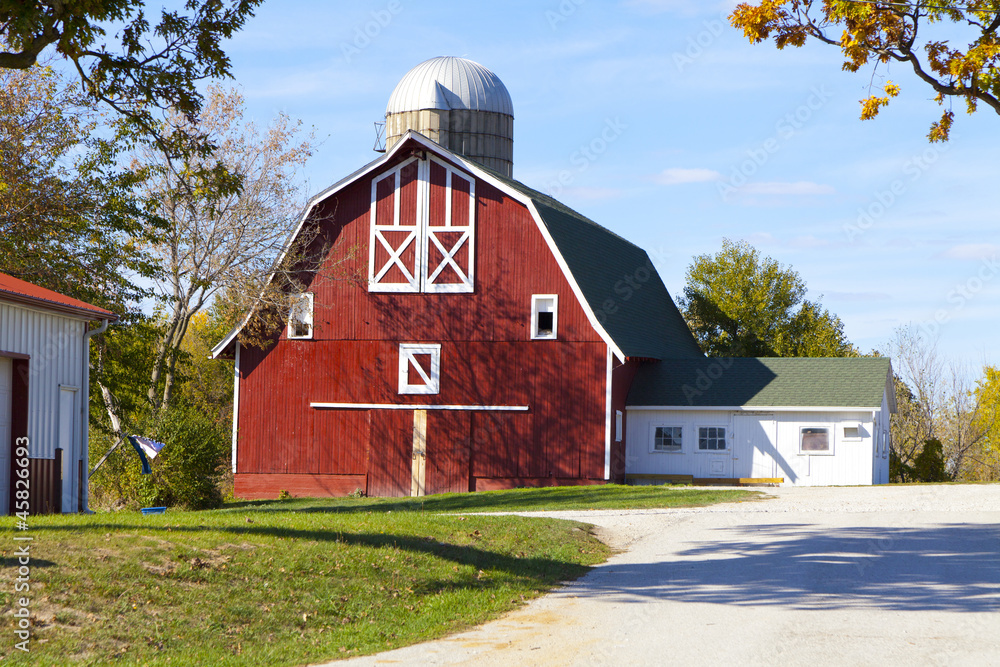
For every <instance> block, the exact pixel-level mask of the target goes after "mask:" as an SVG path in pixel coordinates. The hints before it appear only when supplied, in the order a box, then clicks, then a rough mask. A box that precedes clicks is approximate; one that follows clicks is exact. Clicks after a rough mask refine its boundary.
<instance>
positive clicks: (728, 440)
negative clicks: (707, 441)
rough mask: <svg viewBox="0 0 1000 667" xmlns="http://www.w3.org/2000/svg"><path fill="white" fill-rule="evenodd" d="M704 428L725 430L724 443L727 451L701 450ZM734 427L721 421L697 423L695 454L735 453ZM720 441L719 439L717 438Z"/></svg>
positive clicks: (695, 428) (694, 444) (695, 429)
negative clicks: (702, 430)
mask: <svg viewBox="0 0 1000 667" xmlns="http://www.w3.org/2000/svg"><path fill="white" fill-rule="evenodd" d="M703 428H721V429H723V430H724V434H723V436H722V441H723V442H724V443H725V444H726V448H725V449H702V448H701V429H703ZM733 435H734V433H733V427H732V426H730V424H729V422H728V421H727V422H725V423H722V422H721V421H716V422H711V421H709V422H705V423H702V422H695V424H694V443H693V446H694V450H693V451H694V453H695V454H716V455H719V454H726V455H731V454H732V453H733V442H732V441H733ZM715 439H716V440H718V438H717V437H716V438H715Z"/></svg>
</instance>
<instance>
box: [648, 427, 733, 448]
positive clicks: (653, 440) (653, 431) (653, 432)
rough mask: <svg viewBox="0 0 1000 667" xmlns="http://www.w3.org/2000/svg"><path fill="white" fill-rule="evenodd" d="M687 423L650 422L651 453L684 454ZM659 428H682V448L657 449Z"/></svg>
mask: <svg viewBox="0 0 1000 667" xmlns="http://www.w3.org/2000/svg"><path fill="white" fill-rule="evenodd" d="M684 427H685V424H683V423H680V424H679V423H677V422H665V421H662V420H661V421H654V422H650V423H649V453H650V454H684V453H685V450H684V440H685V438H684V431H685V430H686V429H685V428H684ZM658 428H679V429H680V430H681V448H680V449H657V448H656V429H658ZM716 451H717V450H716Z"/></svg>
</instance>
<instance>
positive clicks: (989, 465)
mask: <svg viewBox="0 0 1000 667" xmlns="http://www.w3.org/2000/svg"><path fill="white" fill-rule="evenodd" d="M974 393H975V397H976V403H977V404H978V405H979V412H978V413H977V414H976V421H975V427H976V429H977V430H978V431H979V432H981V433H982V434H983V436H982V440H981V446H980V447H979V448H978V449H977V450H976V451H974V452H973V453H972V454H971V455H970V456H969V459H970V460H969V466H968V467H969V477H970V478H971V479H978V480H983V481H989V482H996V481H1000V369H998V368H997V367H996V366H987V367H986V368H984V369H983V377H982V379H980V380H979V382H978V384H977V385H976V388H975V391H974Z"/></svg>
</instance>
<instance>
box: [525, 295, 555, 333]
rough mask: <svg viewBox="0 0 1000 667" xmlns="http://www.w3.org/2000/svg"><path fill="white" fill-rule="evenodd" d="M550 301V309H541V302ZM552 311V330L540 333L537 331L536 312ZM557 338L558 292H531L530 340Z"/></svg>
mask: <svg viewBox="0 0 1000 667" xmlns="http://www.w3.org/2000/svg"><path fill="white" fill-rule="evenodd" d="M549 300H551V301H552V310H551V311H548V310H546V311H541V310H540V307H541V304H542V303H543V302H548V301H549ZM540 312H546V313H547V312H551V313H552V332H551V333H547V334H540V333H539V332H538V313H540ZM558 338H559V295H558V294H532V295H531V340H556V339H558Z"/></svg>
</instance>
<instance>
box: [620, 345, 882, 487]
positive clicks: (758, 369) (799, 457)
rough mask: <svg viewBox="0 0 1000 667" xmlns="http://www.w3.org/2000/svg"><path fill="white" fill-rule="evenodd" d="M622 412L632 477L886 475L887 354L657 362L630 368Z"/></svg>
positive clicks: (824, 480) (840, 480)
mask: <svg viewBox="0 0 1000 667" xmlns="http://www.w3.org/2000/svg"><path fill="white" fill-rule="evenodd" d="M626 411H627V424H628V431H627V437H626V450H625V451H626V475H627V477H628V478H630V479H631V480H632V481H635V482H641V481H656V480H661V479H663V478H664V476H671V477H675V478H691V480H692V481H695V482H696V483H697V481H698V480H704V481H706V482H718V481H723V480H730V481H733V482H739V481H740V480H742V481H744V482H745V481H747V480H760V481H762V480H775V481H778V482H779V483H781V484H787V485H796V486H831V485H848V484H851V485H853V484H884V483H886V482H888V481H889V415H890V413H892V412H895V411H896V406H895V394H894V392H893V384H892V368H891V365H890V363H889V360H888V359H886V358H844V359H842V358H795V359H789V358H759V359H755V358H742V359H737V358H733V359H699V360H696V361H690V360H684V361H663V362H660V363H658V364H654V365H653V366H650V367H648V368H644V369H642V370H640V371H639V372H638V373H637V375H636V378H635V381H634V383H633V385H632V389H631V391H630V393H629V397H628V405H627V408H626Z"/></svg>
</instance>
